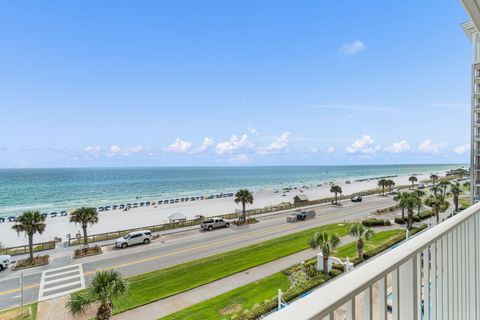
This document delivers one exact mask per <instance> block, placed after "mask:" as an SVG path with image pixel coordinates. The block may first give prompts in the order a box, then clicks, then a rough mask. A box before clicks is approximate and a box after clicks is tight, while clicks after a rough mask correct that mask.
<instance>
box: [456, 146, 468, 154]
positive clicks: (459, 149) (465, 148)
mask: <svg viewBox="0 0 480 320" xmlns="http://www.w3.org/2000/svg"><path fill="white" fill-rule="evenodd" d="M469 151H470V145H469V144H464V145H462V146H457V147H455V148H454V149H453V152H455V153H456V154H465V153H467V152H469Z"/></svg>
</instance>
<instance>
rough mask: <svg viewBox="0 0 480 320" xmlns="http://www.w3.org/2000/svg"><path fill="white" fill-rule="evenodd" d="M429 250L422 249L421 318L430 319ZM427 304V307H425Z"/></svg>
mask: <svg viewBox="0 0 480 320" xmlns="http://www.w3.org/2000/svg"><path fill="white" fill-rule="evenodd" d="M429 260H430V250H428V246H427V247H426V248H425V249H424V250H423V278H422V280H423V282H422V284H423V319H424V320H430V307H429V306H430V261H429ZM427 306H428V307H427Z"/></svg>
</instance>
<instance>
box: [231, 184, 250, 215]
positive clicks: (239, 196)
mask: <svg viewBox="0 0 480 320" xmlns="http://www.w3.org/2000/svg"><path fill="white" fill-rule="evenodd" d="M239 202H241V203H242V220H243V221H245V220H246V218H247V211H246V210H245V206H246V205H247V203H248V204H252V203H253V193H252V192H250V191H249V190H247V189H240V190H238V191H237V193H236V194H235V203H239Z"/></svg>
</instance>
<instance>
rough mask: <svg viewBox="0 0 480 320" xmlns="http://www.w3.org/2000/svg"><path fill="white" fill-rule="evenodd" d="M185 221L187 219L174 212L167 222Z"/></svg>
mask: <svg viewBox="0 0 480 320" xmlns="http://www.w3.org/2000/svg"><path fill="white" fill-rule="evenodd" d="M186 219H187V217H185V216H184V215H183V214H181V213H180V212H175V213H172V214H171V215H169V216H168V220H186Z"/></svg>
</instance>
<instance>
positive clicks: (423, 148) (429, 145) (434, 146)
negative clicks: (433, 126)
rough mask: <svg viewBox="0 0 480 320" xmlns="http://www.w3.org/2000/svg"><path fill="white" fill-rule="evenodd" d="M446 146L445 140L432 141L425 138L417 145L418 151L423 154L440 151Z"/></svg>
mask: <svg viewBox="0 0 480 320" xmlns="http://www.w3.org/2000/svg"><path fill="white" fill-rule="evenodd" d="M446 146H447V143H446V142H439V143H433V142H432V140H430V139H427V140H425V141H423V142H422V143H420V145H419V146H418V152H420V153H424V154H436V153H440V152H441V151H442V150H443V149H444V148H445V147H446Z"/></svg>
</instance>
